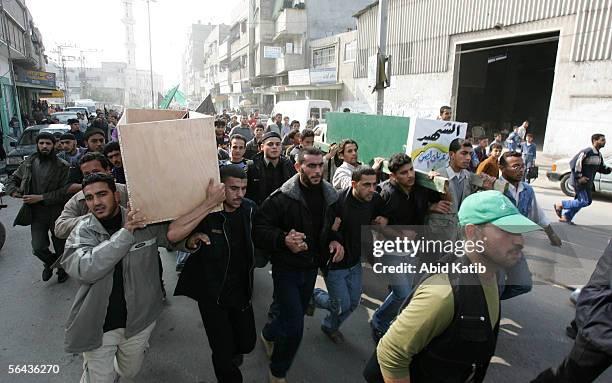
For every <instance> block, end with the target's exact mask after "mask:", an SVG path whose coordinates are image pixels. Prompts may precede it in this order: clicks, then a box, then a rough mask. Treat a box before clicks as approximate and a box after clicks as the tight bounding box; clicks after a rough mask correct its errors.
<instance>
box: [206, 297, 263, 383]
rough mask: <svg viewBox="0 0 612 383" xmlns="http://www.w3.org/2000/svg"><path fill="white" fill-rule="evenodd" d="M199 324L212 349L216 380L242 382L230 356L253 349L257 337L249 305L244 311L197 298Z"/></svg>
mask: <svg viewBox="0 0 612 383" xmlns="http://www.w3.org/2000/svg"><path fill="white" fill-rule="evenodd" d="M198 307H199V309H200V315H201V316H202V323H204V329H205V330H206V336H207V337H208V344H209V345H210V349H211V350H212V362H213V368H214V369H215V376H216V377H217V381H218V382H219V383H242V374H241V373H240V369H239V368H238V366H236V365H235V364H234V361H233V358H234V357H236V356H238V355H242V354H248V353H250V352H251V351H253V348H254V347H255V341H256V338H257V335H256V332H255V317H254V315H253V307H252V306H249V307H248V308H247V309H245V310H239V309H231V308H223V307H221V306H219V305H218V304H217V303H216V302H214V301H208V300H206V301H205V300H201V301H198Z"/></svg>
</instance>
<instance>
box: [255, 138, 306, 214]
mask: <svg viewBox="0 0 612 383" xmlns="http://www.w3.org/2000/svg"><path fill="white" fill-rule="evenodd" d="M261 146H262V152H261V153H258V154H256V155H255V157H253V163H252V164H250V165H249V166H248V170H247V174H248V184H247V193H246V197H247V198H248V199H250V200H252V201H255V203H256V204H257V205H261V203H262V202H263V201H264V200H265V199H266V198H268V196H269V195H270V194H272V192H273V191H275V190H276V189H278V188H279V187H281V185H282V184H283V183H285V181H287V180H288V179H289V178H291V177H292V176H293V175H294V174H295V169H294V167H293V164H292V163H291V161H289V159H287V158H286V157H284V156H281V138H280V135H279V134H277V133H275V132H268V133H266V134H264V136H263V138H262V139H261Z"/></svg>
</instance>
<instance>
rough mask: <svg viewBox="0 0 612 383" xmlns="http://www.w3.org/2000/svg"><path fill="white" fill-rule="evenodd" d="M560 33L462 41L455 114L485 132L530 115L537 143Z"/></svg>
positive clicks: (508, 126) (505, 127) (506, 130)
mask: <svg viewBox="0 0 612 383" xmlns="http://www.w3.org/2000/svg"><path fill="white" fill-rule="evenodd" d="M558 43H559V33H558V32H553V33H543V34H534V35H527V36H521V37H515V38H507V39H497V40H488V41H481V42H477V43H469V44H462V45H460V46H458V47H457V52H458V53H459V60H460V61H459V76H458V79H459V80H458V84H457V85H456V87H455V89H456V93H455V100H457V105H456V109H455V119H456V120H457V121H464V122H468V123H469V126H470V127H477V126H479V127H482V129H474V133H475V134H474V135H478V134H477V133H476V132H478V131H484V133H485V134H486V136H487V137H492V136H493V134H494V133H495V132H500V131H501V132H504V137H505V136H506V135H507V134H508V133H509V132H510V131H511V130H512V127H513V126H514V125H521V124H522V123H523V121H524V120H529V122H530V129H529V131H530V132H531V133H533V134H534V136H535V141H536V143H538V144H539V147H540V148H541V147H542V144H543V142H544V135H545V134H546V122H547V119H548V110H549V106H550V97H551V94H552V87H553V81H554V76H555V63H556V59H557V48H558Z"/></svg>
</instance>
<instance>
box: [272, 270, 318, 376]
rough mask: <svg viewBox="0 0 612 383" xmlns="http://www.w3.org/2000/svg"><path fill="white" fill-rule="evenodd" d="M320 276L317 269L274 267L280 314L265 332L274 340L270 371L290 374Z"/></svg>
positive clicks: (275, 288) (274, 280)
mask: <svg viewBox="0 0 612 383" xmlns="http://www.w3.org/2000/svg"><path fill="white" fill-rule="evenodd" d="M316 279H317V269H312V270H291V271H287V270H277V269H275V268H272V280H273V282H274V296H275V299H276V302H277V304H278V309H279V313H278V314H279V315H278V316H276V317H275V318H274V319H273V320H272V321H271V322H268V323H267V324H266V325H265V327H264V328H263V331H262V333H263V336H264V338H266V339H267V340H270V341H273V342H274V352H273V354H272V358H271V362H270V371H271V372H272V375H274V376H276V377H278V378H283V377H285V376H286V375H287V371H289V368H290V367H291V363H292V362H293V358H294V357H295V354H297V350H298V348H299V346H300V342H301V341H302V335H303V334H304V314H305V313H306V309H307V307H308V302H309V301H310V298H311V297H312V292H313V290H314V285H315V281H316Z"/></svg>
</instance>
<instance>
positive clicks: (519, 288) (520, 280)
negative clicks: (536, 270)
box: [497, 254, 533, 300]
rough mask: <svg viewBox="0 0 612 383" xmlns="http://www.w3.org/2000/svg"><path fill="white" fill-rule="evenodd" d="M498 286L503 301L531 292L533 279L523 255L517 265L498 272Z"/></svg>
mask: <svg viewBox="0 0 612 383" xmlns="http://www.w3.org/2000/svg"><path fill="white" fill-rule="evenodd" d="M497 286H498V289H499V299H501V300H504V299H510V298H514V297H516V296H519V295H522V294H526V293H528V292H530V291H531V289H532V287H533V279H532V277H531V271H529V265H527V260H526V259H525V256H524V255H523V254H521V259H520V260H519V261H518V263H517V264H516V265H514V266H512V267H510V268H508V269H505V270H499V271H498V272H497Z"/></svg>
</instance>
